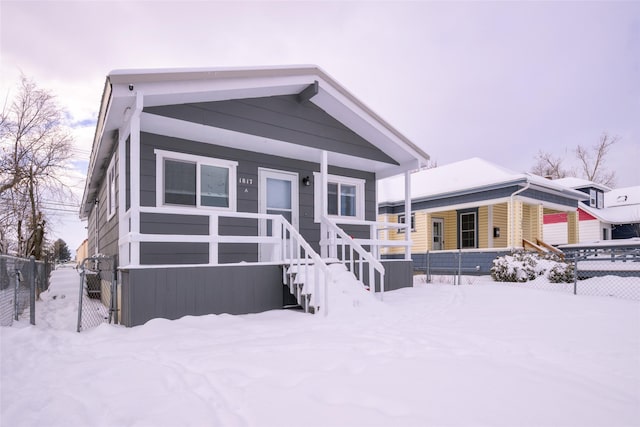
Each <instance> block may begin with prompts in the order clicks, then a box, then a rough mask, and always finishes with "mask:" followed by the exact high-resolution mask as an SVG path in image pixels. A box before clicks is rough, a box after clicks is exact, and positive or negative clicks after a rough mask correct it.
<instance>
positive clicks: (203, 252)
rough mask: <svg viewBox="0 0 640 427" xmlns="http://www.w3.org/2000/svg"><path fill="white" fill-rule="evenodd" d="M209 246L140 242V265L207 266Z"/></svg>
mask: <svg viewBox="0 0 640 427" xmlns="http://www.w3.org/2000/svg"><path fill="white" fill-rule="evenodd" d="M208 263H209V244H208V243H192V242H185V243H182V242H171V243H165V242H141V243H140V264H142V265H154V264H155V265H158V264H208Z"/></svg>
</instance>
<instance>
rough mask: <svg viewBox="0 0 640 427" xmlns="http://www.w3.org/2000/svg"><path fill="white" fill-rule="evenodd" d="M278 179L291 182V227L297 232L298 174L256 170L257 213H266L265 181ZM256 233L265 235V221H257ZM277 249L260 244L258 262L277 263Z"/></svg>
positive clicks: (262, 169)
mask: <svg viewBox="0 0 640 427" xmlns="http://www.w3.org/2000/svg"><path fill="white" fill-rule="evenodd" d="M268 178H272V179H280V180H287V181H289V182H291V225H292V226H293V228H295V229H296V230H298V228H299V195H298V194H299V193H298V191H299V190H298V173H297V172H289V171H282V170H276V169H268V168H258V213H261V214H266V213H267V185H266V184H267V179H268ZM258 233H259V235H261V236H263V235H266V233H267V221H266V220H260V221H258ZM278 249H279V248H277V247H275V245H269V244H261V245H260V250H259V251H258V253H259V261H277V259H276V258H277V254H279V251H278Z"/></svg>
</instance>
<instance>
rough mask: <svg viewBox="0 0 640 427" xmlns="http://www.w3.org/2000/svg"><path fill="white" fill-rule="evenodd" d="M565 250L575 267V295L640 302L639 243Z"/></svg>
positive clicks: (578, 247)
mask: <svg viewBox="0 0 640 427" xmlns="http://www.w3.org/2000/svg"><path fill="white" fill-rule="evenodd" d="M572 246H573V247H565V248H564V249H563V250H564V252H565V254H566V256H567V259H568V260H569V262H572V263H573V265H574V268H575V280H574V283H573V286H574V287H573V293H574V294H576V295H596V296H611V297H617V298H625V299H632V300H636V301H640V243H638V244H636V245H628V246H627V245H624V244H623V243H620V244H614V243H611V244H609V245H607V244H601V245H598V246H591V247H588V246H578V245H572Z"/></svg>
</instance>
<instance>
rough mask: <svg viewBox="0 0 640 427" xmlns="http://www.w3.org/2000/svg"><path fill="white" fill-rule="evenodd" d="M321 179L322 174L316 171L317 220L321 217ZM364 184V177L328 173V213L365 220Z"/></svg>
mask: <svg viewBox="0 0 640 427" xmlns="http://www.w3.org/2000/svg"><path fill="white" fill-rule="evenodd" d="M321 181H322V178H321V174H320V173H318V172H316V173H314V190H315V194H316V203H315V213H316V215H315V217H316V221H319V219H320V201H319V200H318V197H320V195H321V194H322V191H321V190H322V189H321V187H320V186H321ZM364 185H365V180H364V179H358V178H350V177H346V176H338V175H327V214H328V215H329V216H330V217H341V218H351V219H360V220H364Z"/></svg>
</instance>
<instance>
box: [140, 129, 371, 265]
mask: <svg viewBox="0 0 640 427" xmlns="http://www.w3.org/2000/svg"><path fill="white" fill-rule="evenodd" d="M140 144H141V149H140V204H141V205H142V206H150V207H153V206H156V176H155V175H156V156H155V153H154V150H155V149H161V150H167V151H179V152H181V153H187V154H193V155H197V156H205V157H212V158H218V159H224V160H234V161H238V167H237V177H238V178H244V179H245V182H251V184H239V183H237V182H236V183H235V185H237V211H238V212H252V213H256V212H258V168H268V169H275V170H282V171H287V172H295V173H297V174H298V178H299V179H300V180H302V178H304V177H307V176H309V177H311V179H313V173H314V172H319V171H320V164H319V163H312V162H305V161H301V160H292V159H289V158H284V157H278V156H271V155H268V154H264V153H256V152H252V151H246V150H238V149H234V148H229V147H223V146H217V145H212V144H205V143H200V142H194V141H189V140H184V139H179V138H174V137H168V136H163V135H156V134H151V133H145V132H143V133H141V135H140ZM329 173H330V174H334V175H340V176H347V177H352V178H359V179H364V180H365V219H367V220H371V221H374V220H375V219H376V206H375V191H376V190H375V175H374V174H373V173H370V172H362V171H357V170H351V169H344V168H337V167H333V166H329ZM298 188H299V190H298V191H299V212H298V215H299V231H300V233H301V234H302V236H303V237H304V238H305V239H306V240H307V241H308V242H309V243H310V244H311V246H312V247H313V248H314V250H316V251H319V250H320V248H319V244H318V241H319V238H320V224H318V223H315V222H314V194H313V192H314V186H313V185H310V186H305V185H299V187H298ZM140 221H141V223H140V230H141V232H142V233H144V231H147V233H158V231H159V230H165V232H166V233H170V234H185V235H189V234H190V235H194V234H195V235H198V234H205V235H206V234H208V230H209V223H208V217H207V216H206V213H205V212H203V215H198V212H197V211H194V212H193V213H192V214H190V215H159V214H147V215H141V217H140ZM194 222H195V224H194ZM257 229H258V221H257V220H254V219H245V218H220V223H219V230H220V234H227V235H248V236H255V235H257ZM343 229H344V230H345V232H347V233H348V234H349V235H351V236H354V237H359V238H368V237H369V230H368V228H367V227H361V226H345V227H343ZM160 234H161V233H160ZM187 240H188V239H187ZM175 247H176V246H174V245H163V244H155V243H154V244H148V243H147V244H141V246H140V248H141V254H140V260H141V263H142V264H194V263H195V264H197V263H201V262H203V261H204V260H205V259H206V260H208V246H207V245H206V244H205V245H199V246H198V245H192V248H191V252H184V251H183V252H182V253H181V254H176V257H174V258H175V259H174V260H173V261H172V262H169V261H171V257H170V256H169V251H171V250H172V249H173V248H175ZM257 253H258V251H257V245H256V244H234V243H228V244H221V245H220V248H219V262H220V263H222V264H224V263H234V262H242V261H245V262H256V261H257ZM196 261H197V262H196ZM204 262H207V261H204Z"/></svg>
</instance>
